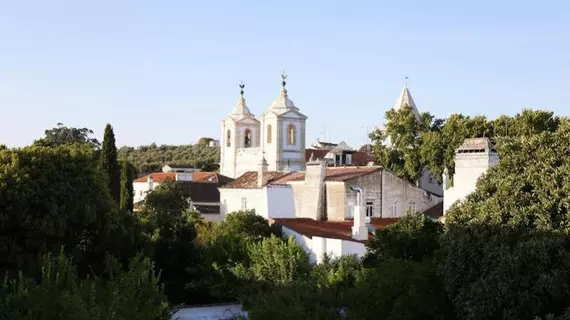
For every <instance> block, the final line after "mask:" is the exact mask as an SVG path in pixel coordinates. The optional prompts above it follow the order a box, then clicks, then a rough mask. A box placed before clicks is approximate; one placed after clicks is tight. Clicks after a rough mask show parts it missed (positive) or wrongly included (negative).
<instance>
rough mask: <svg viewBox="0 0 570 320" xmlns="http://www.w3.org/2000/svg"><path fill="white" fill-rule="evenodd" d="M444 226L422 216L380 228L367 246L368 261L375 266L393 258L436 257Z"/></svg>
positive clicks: (418, 258) (420, 259)
mask: <svg viewBox="0 0 570 320" xmlns="http://www.w3.org/2000/svg"><path fill="white" fill-rule="evenodd" d="M442 232H443V227H442V225H441V223H439V222H433V221H431V220H430V219H428V218H426V217H425V216H424V215H422V214H410V215H407V216H406V217H404V218H402V219H401V220H400V221H398V222H397V223H394V224H392V225H389V226H387V227H384V228H379V229H376V231H375V232H374V238H373V239H372V240H370V243H369V244H368V245H367V253H366V256H365V262H366V264H367V265H371V266H374V265H376V264H378V263H380V262H383V261H386V260H389V259H401V260H410V261H422V260H424V259H431V258H433V256H434V254H435V252H436V250H437V249H438V248H439V238H440V236H441V234H442Z"/></svg>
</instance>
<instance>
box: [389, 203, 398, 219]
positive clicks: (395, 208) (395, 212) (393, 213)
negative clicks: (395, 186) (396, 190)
mask: <svg viewBox="0 0 570 320" xmlns="http://www.w3.org/2000/svg"><path fill="white" fill-rule="evenodd" d="M390 211H391V212H390V215H391V216H392V217H396V216H397V215H398V200H396V201H394V203H393V204H392V208H391V210H390Z"/></svg>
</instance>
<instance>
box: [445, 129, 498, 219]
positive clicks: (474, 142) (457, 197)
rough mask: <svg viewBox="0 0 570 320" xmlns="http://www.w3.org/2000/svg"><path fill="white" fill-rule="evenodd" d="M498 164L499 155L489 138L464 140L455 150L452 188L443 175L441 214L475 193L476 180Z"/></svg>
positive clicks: (446, 174) (447, 177)
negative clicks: (443, 187)
mask: <svg viewBox="0 0 570 320" xmlns="http://www.w3.org/2000/svg"><path fill="white" fill-rule="evenodd" d="M498 163H499V154H498V153H497V150H496V149H495V146H493V144H492V143H491V141H490V140H489V138H474V139H465V141H463V144H462V145H461V146H460V147H459V148H457V149H455V174H454V176H453V187H450V186H449V180H450V178H451V177H449V176H448V173H447V170H445V172H444V175H443V181H444V186H445V187H446V188H445V189H444V191H443V192H444V196H443V213H444V214H445V212H446V211H447V209H449V207H451V205H452V204H454V203H455V202H456V201H461V200H463V199H464V198H465V197H466V196H467V195H469V194H470V193H472V192H473V191H475V188H476V186H477V180H478V179H479V177H481V175H483V174H484V173H485V172H487V170H489V169H490V168H492V167H494V166H496V165H497V164H498Z"/></svg>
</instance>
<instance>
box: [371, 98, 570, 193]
mask: <svg viewBox="0 0 570 320" xmlns="http://www.w3.org/2000/svg"><path fill="white" fill-rule="evenodd" d="M385 118H386V122H385V125H384V128H383V130H376V131H374V132H372V133H371V134H370V139H371V141H372V150H373V152H374V155H375V157H376V161H377V163H378V164H380V165H382V166H384V167H386V168H389V169H391V170H392V171H394V172H395V173H396V174H397V175H398V176H399V177H401V178H403V179H406V180H408V181H410V182H412V183H416V182H417V181H418V179H419V178H420V177H421V175H422V172H423V170H424V169H428V170H430V172H431V173H432V174H433V177H434V178H435V179H437V180H438V181H439V182H440V183H441V181H442V174H443V172H444V169H445V168H447V170H448V171H449V173H450V174H451V175H453V173H454V153H455V149H456V148H458V147H459V146H460V145H461V143H462V142H463V141H464V140H465V139H466V138H480V137H488V138H490V139H491V140H492V142H493V143H496V142H497V141H498V140H500V139H502V138H504V137H522V136H531V135H535V134H539V133H542V132H555V131H556V130H557V129H558V128H559V127H560V126H568V122H569V119H568V118H566V117H558V116H555V115H554V114H553V112H550V111H543V110H530V109H524V110H523V111H522V112H520V113H518V114H516V115H515V116H513V117H509V116H505V115H503V116H500V117H499V118H497V119H495V120H490V119H487V118H486V117H485V116H475V117H470V116H464V115H462V114H452V115H451V116H450V117H449V118H447V119H437V118H435V117H434V116H433V115H431V114H429V113H428V112H424V113H422V114H421V115H420V119H421V120H420V121H417V120H416V117H415V116H414V114H413V112H412V109H411V108H409V107H408V106H405V107H404V108H402V109H401V110H399V111H395V110H389V111H388V112H386V117H385ZM387 138H388V139H389V140H390V141H391V145H390V146H387V145H385V144H384V141H385V140H386V139H387Z"/></svg>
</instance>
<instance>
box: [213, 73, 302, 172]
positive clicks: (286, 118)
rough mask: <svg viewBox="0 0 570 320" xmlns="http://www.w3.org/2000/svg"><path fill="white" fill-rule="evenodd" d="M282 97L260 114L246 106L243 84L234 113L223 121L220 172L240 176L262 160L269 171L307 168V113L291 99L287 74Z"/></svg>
mask: <svg viewBox="0 0 570 320" xmlns="http://www.w3.org/2000/svg"><path fill="white" fill-rule="evenodd" d="M281 77H282V80H283V81H282V88H281V90H280V92H279V96H278V97H277V99H275V101H273V103H272V104H271V105H270V106H269V108H267V109H266V110H265V111H264V112H263V113H262V114H261V115H260V116H259V117H256V116H255V115H254V114H253V113H252V112H251V111H250V109H249V108H248V107H247V104H246V100H245V97H244V90H243V89H244V87H245V86H244V85H243V84H241V85H240V87H241V92H240V97H239V98H238V102H237V104H236V106H235V107H234V109H233V110H232V112H231V113H230V114H229V115H228V117H227V118H226V119H225V120H224V121H222V134H221V143H220V144H221V148H220V173H221V174H223V175H225V176H228V177H231V178H237V177H239V176H241V175H242V174H244V173H246V172H248V171H255V170H257V167H258V165H259V163H260V161H262V160H263V159H265V161H267V165H268V170H270V171H303V170H304V169H305V143H306V140H305V126H306V120H307V116H305V115H304V114H302V113H301V112H300V111H299V108H297V107H296V106H295V104H294V103H293V101H292V100H291V99H289V93H288V91H287V89H286V82H285V80H286V78H287V77H286V75H282V76H281Z"/></svg>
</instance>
